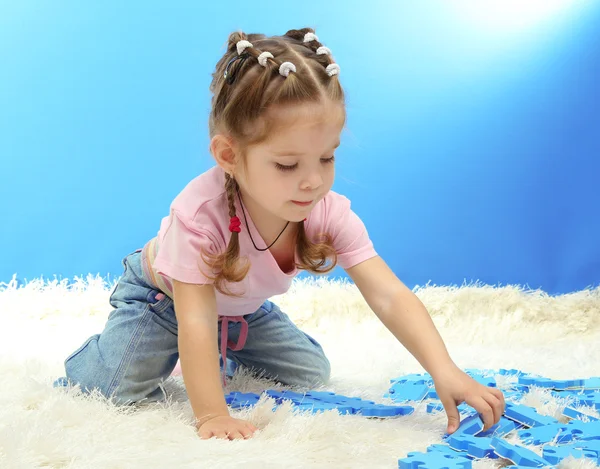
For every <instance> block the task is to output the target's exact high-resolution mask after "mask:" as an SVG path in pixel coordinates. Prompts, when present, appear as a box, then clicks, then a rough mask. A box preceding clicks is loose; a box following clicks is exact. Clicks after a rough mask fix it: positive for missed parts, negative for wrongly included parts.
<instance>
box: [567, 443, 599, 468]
mask: <svg viewBox="0 0 600 469" xmlns="http://www.w3.org/2000/svg"><path fill="white" fill-rule="evenodd" d="M573 446H574V447H575V448H580V449H585V450H587V451H592V452H594V453H595V454H596V455H597V456H598V458H600V440H587V441H576V442H575V443H573ZM598 462H599V463H600V461H598Z"/></svg>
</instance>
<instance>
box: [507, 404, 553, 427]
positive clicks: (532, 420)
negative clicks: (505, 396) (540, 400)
mask: <svg viewBox="0 0 600 469" xmlns="http://www.w3.org/2000/svg"><path fill="white" fill-rule="evenodd" d="M504 415H505V416H506V417H507V418H509V419H510V420H514V421H515V422H518V423H522V424H524V425H527V426H529V427H541V426H542V425H551V424H555V423H558V420H556V419H555V418H552V417H547V416H545V415H540V414H538V413H537V411H536V410H535V409H534V408H533V407H528V406H525V405H521V404H512V403H510V402H507V403H506V409H505V410H504Z"/></svg>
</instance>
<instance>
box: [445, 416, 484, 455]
mask: <svg viewBox="0 0 600 469" xmlns="http://www.w3.org/2000/svg"><path fill="white" fill-rule="evenodd" d="M483 427H484V424H483V421H482V420H481V417H479V415H478V414H474V415H471V416H469V417H467V418H465V419H463V420H462V421H461V422H460V425H459V427H458V429H457V430H456V431H455V432H454V433H452V435H449V434H448V433H446V434H445V435H444V439H446V438H451V437H458V436H462V435H477V434H478V433H480V432H481V431H482V430H483ZM455 449H456V448H455ZM463 451H466V449H465V450H463Z"/></svg>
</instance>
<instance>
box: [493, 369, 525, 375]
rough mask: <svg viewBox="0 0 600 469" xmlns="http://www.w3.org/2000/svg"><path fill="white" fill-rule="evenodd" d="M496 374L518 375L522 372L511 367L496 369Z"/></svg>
mask: <svg viewBox="0 0 600 469" xmlns="http://www.w3.org/2000/svg"><path fill="white" fill-rule="evenodd" d="M498 374H499V375H503V376H520V375H522V374H523V372H522V371H521V370H515V369H514V368H511V369H506V368H500V370H499V371H498Z"/></svg>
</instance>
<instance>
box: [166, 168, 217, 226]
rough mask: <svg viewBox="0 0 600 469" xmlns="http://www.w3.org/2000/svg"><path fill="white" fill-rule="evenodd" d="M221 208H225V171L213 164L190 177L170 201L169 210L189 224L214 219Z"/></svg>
mask: <svg viewBox="0 0 600 469" xmlns="http://www.w3.org/2000/svg"><path fill="white" fill-rule="evenodd" d="M221 210H227V194H226V192H225V173H224V172H223V170H222V169H221V168H220V167H219V166H213V167H212V168H210V169H208V170H207V171H205V172H204V173H202V174H200V175H199V176H197V177H195V178H194V179H192V180H191V181H190V182H189V183H188V184H187V185H186V186H185V187H184V188H183V190H182V191H181V192H180V193H179V194H178V195H177V197H175V199H174V200H173V202H172V203H171V212H172V213H173V212H175V213H176V214H177V216H178V217H179V218H180V219H181V220H182V221H183V222H185V223H188V224H190V225H195V224H202V223H203V222H207V221H211V220H214V216H215V215H217V214H218V216H219V218H223V213H225V214H226V213H227V212H222V211H221Z"/></svg>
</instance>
